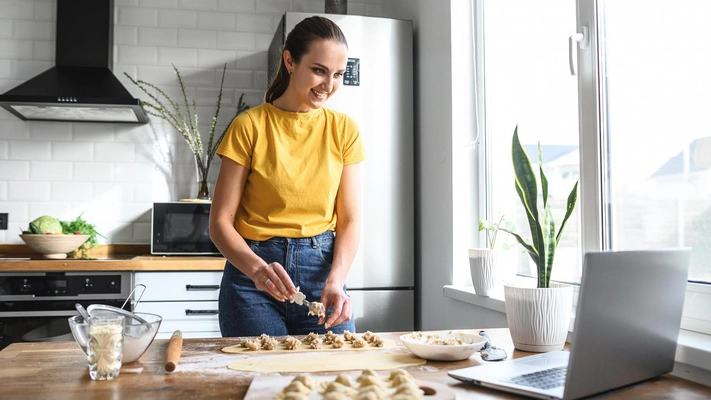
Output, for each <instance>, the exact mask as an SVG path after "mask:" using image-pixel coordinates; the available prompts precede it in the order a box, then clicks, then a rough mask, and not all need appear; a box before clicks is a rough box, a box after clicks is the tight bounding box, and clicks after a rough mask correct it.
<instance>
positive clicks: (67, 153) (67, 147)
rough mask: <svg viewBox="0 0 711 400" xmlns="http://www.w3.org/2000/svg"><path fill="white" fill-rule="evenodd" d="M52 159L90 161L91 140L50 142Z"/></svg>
mask: <svg viewBox="0 0 711 400" xmlns="http://www.w3.org/2000/svg"><path fill="white" fill-rule="evenodd" d="M52 159H53V160H61V161H92V160H93V159H94V143H92V142H52Z"/></svg>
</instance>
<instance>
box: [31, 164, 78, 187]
mask: <svg viewBox="0 0 711 400" xmlns="http://www.w3.org/2000/svg"><path fill="white" fill-rule="evenodd" d="M72 166H73V164H72V163H70V162H62V161H31V162H30V180H32V181H50V182H61V183H66V182H67V181H69V180H71V179H72Z"/></svg>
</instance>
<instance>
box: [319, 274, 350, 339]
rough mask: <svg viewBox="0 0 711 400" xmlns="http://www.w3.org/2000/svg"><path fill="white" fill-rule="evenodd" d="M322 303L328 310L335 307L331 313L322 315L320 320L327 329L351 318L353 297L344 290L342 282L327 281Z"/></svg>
mask: <svg viewBox="0 0 711 400" xmlns="http://www.w3.org/2000/svg"><path fill="white" fill-rule="evenodd" d="M321 303H323V306H324V308H325V309H326V310H328V309H329V308H331V307H333V311H331V313H330V314H328V315H326V316H324V317H320V318H319V320H318V323H319V324H324V323H325V324H324V327H325V328H326V329H328V328H330V327H332V326H334V325H338V324H340V323H342V322H346V321H349V320H350V319H351V314H352V310H351V299H350V297H348V296H347V295H346V293H345V292H344V291H343V284H342V283H341V284H338V283H329V282H326V284H325V285H324V287H323V292H322V293H321Z"/></svg>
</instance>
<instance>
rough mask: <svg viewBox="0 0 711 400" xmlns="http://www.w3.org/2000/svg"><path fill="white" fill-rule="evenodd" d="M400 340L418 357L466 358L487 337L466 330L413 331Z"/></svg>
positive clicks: (477, 349) (479, 346)
mask: <svg viewBox="0 0 711 400" xmlns="http://www.w3.org/2000/svg"><path fill="white" fill-rule="evenodd" d="M400 341H401V342H402V343H403V344H404V345H405V346H406V347H407V348H408V349H410V351H411V352H413V353H414V354H415V355H416V356H417V357H420V358H424V359H425V360H432V361H459V360H466V359H467V358H469V357H471V356H472V355H473V354H474V353H476V352H477V351H479V350H481V348H482V347H484V345H485V344H486V338H484V337H482V336H479V335H478V334H476V333H471V332H464V331H432V332H413V333H408V334H405V335H401V336H400Z"/></svg>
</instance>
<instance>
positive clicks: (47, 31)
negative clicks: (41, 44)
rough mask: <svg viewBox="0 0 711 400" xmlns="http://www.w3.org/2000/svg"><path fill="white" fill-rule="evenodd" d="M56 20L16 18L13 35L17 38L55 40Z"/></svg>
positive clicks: (13, 24)
mask: <svg viewBox="0 0 711 400" xmlns="http://www.w3.org/2000/svg"><path fill="white" fill-rule="evenodd" d="M55 31H56V29H55V22H54V21H38V20H34V21H31V20H24V21H23V20H16V21H13V23H12V37H13V38H15V39H30V40H55V35H54V33H55Z"/></svg>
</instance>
